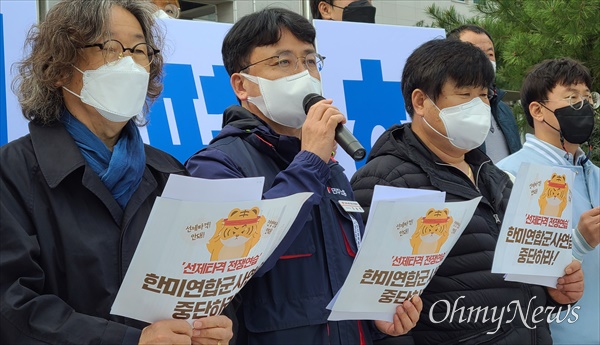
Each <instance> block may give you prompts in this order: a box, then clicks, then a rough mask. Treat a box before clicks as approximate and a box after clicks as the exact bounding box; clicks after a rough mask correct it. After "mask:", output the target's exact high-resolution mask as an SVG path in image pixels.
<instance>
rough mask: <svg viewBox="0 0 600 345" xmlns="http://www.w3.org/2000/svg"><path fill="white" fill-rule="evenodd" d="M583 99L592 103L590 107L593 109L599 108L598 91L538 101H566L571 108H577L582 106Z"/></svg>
mask: <svg viewBox="0 0 600 345" xmlns="http://www.w3.org/2000/svg"><path fill="white" fill-rule="evenodd" d="M583 101H587V102H588V103H589V104H591V105H592V108H594V109H598V108H600V94H599V93H598V92H592V93H590V94H589V95H585V96H582V95H579V94H572V95H570V96H569V97H565V98H563V99H556V100H554V99H546V100H543V101H540V102H568V103H569V105H570V106H571V108H573V109H575V110H579V109H581V108H583V104H584V102H583Z"/></svg>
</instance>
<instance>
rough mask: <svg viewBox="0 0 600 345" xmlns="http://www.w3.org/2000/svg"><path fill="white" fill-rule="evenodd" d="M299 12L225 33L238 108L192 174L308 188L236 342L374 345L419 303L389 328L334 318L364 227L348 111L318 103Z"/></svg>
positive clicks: (242, 318) (315, 63)
mask: <svg viewBox="0 0 600 345" xmlns="http://www.w3.org/2000/svg"><path fill="white" fill-rule="evenodd" d="M315 34H316V33H315V29H314V28H313V26H312V25H311V23H310V22H309V21H308V20H307V19H306V18H304V17H302V16H301V15H299V14H297V13H294V12H292V11H289V10H285V9H280V8H267V9H265V10H262V11H258V12H255V13H252V14H249V15H247V16H244V17H243V18H241V19H240V20H239V21H238V22H237V23H235V24H234V25H233V27H232V28H231V30H230V31H229V32H228V33H227V35H226V36H225V39H224V41H223V47H222V54H223V62H224V64H225V68H226V69H227V72H228V73H229V75H230V82H231V86H232V88H233V91H234V92H235V94H236V96H237V98H238V100H239V101H240V104H241V106H237V105H236V106H231V107H229V108H227V109H226V110H225V112H224V114H223V129H222V130H221V132H220V133H219V135H218V136H217V137H215V138H214V139H213V140H212V141H211V143H210V145H209V146H208V147H206V148H204V149H202V150H201V151H199V152H197V153H196V154H194V155H193V156H192V157H191V158H190V159H189V160H188V161H187V163H186V166H187V168H188V169H189V171H190V173H191V175H192V176H196V177H201V178H209V179H215V178H243V177H257V176H264V178H265V184H264V190H263V198H265V199H273V198H279V197H283V196H288V195H292V194H295V193H299V192H312V193H313V195H312V196H311V197H310V198H309V199H308V201H307V202H306V203H305V204H304V206H303V207H302V209H301V210H300V212H299V214H298V216H297V218H296V220H295V222H294V223H293V224H292V226H291V228H290V230H289V233H288V234H287V235H286V237H285V238H284V239H283V240H282V242H281V244H280V245H279V246H278V247H277V248H276V249H275V251H274V252H273V254H272V255H271V256H270V257H269V258H268V259H267V260H266V262H265V263H264V265H263V266H262V267H260V269H259V270H258V271H257V272H256V273H255V275H254V276H253V277H252V279H251V280H250V281H249V282H248V284H247V285H246V286H245V287H244V288H243V289H242V291H241V292H240V294H239V296H241V303H239V304H238V306H239V309H238V313H237V315H238V320H239V325H240V326H239V328H238V329H236V338H237V343H239V344H369V343H371V334H372V333H373V334H375V335H377V336H379V335H380V334H381V333H380V332H382V333H384V334H389V335H400V334H404V333H406V332H407V331H408V330H409V329H411V328H412V327H413V326H414V325H415V323H416V322H417V320H418V315H419V311H420V310H421V307H422V305H421V301H420V299H419V298H415V299H413V300H412V302H410V301H406V302H404V304H403V305H399V306H398V307H397V308H396V313H395V315H393V322H386V321H375V322H371V321H369V322H366V321H341V322H328V320H327V318H328V316H329V313H330V312H329V311H328V310H327V309H326V306H327V304H328V303H329V302H330V301H331V299H332V298H333V297H334V295H335V294H336V293H337V291H338V290H339V289H340V288H341V286H342V284H343V283H344V280H345V279H346V276H347V275H348V273H349V271H350V267H351V266H352V262H353V260H354V257H355V255H356V252H357V250H358V244H359V243H360V241H361V236H362V232H363V230H364V228H363V225H362V220H361V216H360V214H359V213H356V212H348V211H346V210H345V209H344V208H343V207H342V205H341V204H340V201H342V200H348V201H352V200H353V194H352V190H351V188H350V183H349V181H348V179H347V177H346V175H345V174H344V169H343V168H342V167H341V166H340V165H339V164H338V163H337V162H336V161H335V160H334V159H333V157H332V151H333V150H334V147H335V141H334V135H335V128H336V126H337V125H338V124H339V123H343V122H345V118H344V115H343V114H341V113H340V111H339V110H338V109H337V108H336V107H334V106H333V105H332V100H322V101H320V102H318V103H316V104H315V105H313V106H312V107H311V108H310V110H309V111H308V114H306V113H305V111H304V108H303V100H304V98H305V97H306V96H307V95H308V94H310V93H317V94H320V93H321V81H320V70H321V69H322V68H323V62H324V57H322V56H321V55H319V54H318V53H317V52H316V50H315Z"/></svg>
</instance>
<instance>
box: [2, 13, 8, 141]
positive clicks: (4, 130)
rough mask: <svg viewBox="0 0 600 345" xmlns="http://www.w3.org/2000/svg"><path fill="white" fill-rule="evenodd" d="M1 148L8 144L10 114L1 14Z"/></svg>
mask: <svg viewBox="0 0 600 345" xmlns="http://www.w3.org/2000/svg"><path fill="white" fill-rule="evenodd" d="M0 84H2V85H1V86H0V146H2V145H4V144H6V143H7V142H8V114H7V113H6V112H7V110H6V93H7V92H8V90H7V89H6V72H5V71H4V15H3V14H2V13H0Z"/></svg>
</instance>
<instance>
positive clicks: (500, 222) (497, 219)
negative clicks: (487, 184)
mask: <svg viewBox="0 0 600 345" xmlns="http://www.w3.org/2000/svg"><path fill="white" fill-rule="evenodd" d="M492 208H493V206H492ZM494 212H496V210H494ZM494 219H495V220H496V225H500V224H502V221H501V220H500V217H499V216H498V213H494Z"/></svg>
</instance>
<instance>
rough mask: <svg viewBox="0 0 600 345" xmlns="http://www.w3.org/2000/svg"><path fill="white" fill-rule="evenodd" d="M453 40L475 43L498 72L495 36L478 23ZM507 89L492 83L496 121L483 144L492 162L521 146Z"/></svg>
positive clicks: (452, 36)
mask: <svg viewBox="0 0 600 345" xmlns="http://www.w3.org/2000/svg"><path fill="white" fill-rule="evenodd" d="M447 38H449V39H456V40H461V41H463V42H469V43H471V44H473V45H475V46H476V47H477V48H479V49H481V50H483V52H484V53H485V54H486V55H487V56H488V58H489V59H490V61H491V62H492V66H493V67H494V73H495V72H496V52H495V51H494V42H493V40H492V36H490V34H489V33H488V32H487V31H485V30H484V29H483V28H481V27H479V26H476V25H462V26H460V27H458V28H456V29H454V30H452V31H450V32H449V33H448V35H447ZM504 95H506V91H504V90H501V89H498V88H496V86H495V85H493V86H492V88H491V90H490V97H491V98H490V107H491V108H492V120H491V121H492V123H491V126H490V132H489V134H488V136H487V138H486V139H485V143H484V144H482V145H481V149H482V150H483V152H485V153H486V154H487V155H488V157H490V158H491V159H492V162H494V163H497V162H499V161H500V160H501V159H502V158H504V157H506V156H508V155H510V154H512V153H515V152H517V151H518V150H519V149H521V147H522V145H521V136H520V135H519V127H518V126H517V121H516V119H515V116H514V115H513V113H512V110H511V109H510V107H509V106H508V105H507V104H506V103H504V102H502V98H504Z"/></svg>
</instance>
